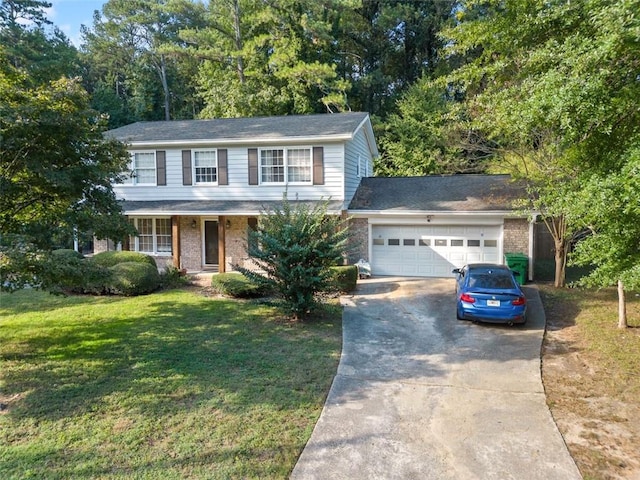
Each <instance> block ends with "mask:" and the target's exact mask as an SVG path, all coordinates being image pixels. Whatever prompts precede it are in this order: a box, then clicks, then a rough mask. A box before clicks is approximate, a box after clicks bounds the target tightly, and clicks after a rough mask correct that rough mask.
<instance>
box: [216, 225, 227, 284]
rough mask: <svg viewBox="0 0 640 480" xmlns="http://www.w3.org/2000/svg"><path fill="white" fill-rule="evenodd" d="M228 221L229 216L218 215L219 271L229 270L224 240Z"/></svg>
mask: <svg viewBox="0 0 640 480" xmlns="http://www.w3.org/2000/svg"><path fill="white" fill-rule="evenodd" d="M226 223H227V217H225V216H220V217H218V273H224V272H226V271H227V258H226V252H225V240H224V234H225V231H226V226H225V224H226Z"/></svg>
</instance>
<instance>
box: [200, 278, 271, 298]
mask: <svg viewBox="0 0 640 480" xmlns="http://www.w3.org/2000/svg"><path fill="white" fill-rule="evenodd" d="M211 286H212V287H213V289H214V290H216V291H217V292H219V293H221V294H223V295H227V296H229V297H233V298H257V297H263V296H265V295H266V294H267V293H268V291H269V289H268V287H267V286H266V285H265V284H264V283H262V282H259V281H258V282H256V281H255V280H254V279H251V278H248V277H245V276H244V275H241V274H239V273H220V274H218V275H214V276H213V277H211Z"/></svg>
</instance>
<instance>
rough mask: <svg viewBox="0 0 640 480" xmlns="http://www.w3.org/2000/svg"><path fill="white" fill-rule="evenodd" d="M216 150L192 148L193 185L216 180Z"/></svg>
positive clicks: (211, 182) (213, 182) (210, 182)
mask: <svg viewBox="0 0 640 480" xmlns="http://www.w3.org/2000/svg"><path fill="white" fill-rule="evenodd" d="M216 153H217V152H216V150H194V152H193V176H194V184H195V185H203V184H215V183H217V182H218V159H217V154H216Z"/></svg>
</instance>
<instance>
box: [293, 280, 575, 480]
mask: <svg viewBox="0 0 640 480" xmlns="http://www.w3.org/2000/svg"><path fill="white" fill-rule="evenodd" d="M526 293H527V297H528V298H529V308H530V317H529V321H528V324H527V325H526V326H525V327H506V326H499V325H485V324H473V323H471V322H465V321H459V320H456V317H455V310H454V283H453V280H450V279H389V278H386V279H371V280H367V281H364V282H360V285H359V288H358V292H357V294H356V295H355V296H353V297H347V298H346V299H345V310H344V316H343V320H344V326H343V328H344V330H343V339H344V344H343V351H342V358H341V361H340V366H339V368H338V373H337V375H336V377H335V379H334V382H333V385H332V387H331V391H330V392H329V396H328V398H327V401H326V404H325V407H324V409H323V412H322V415H321V416H320V419H319V421H318V423H317V425H316V427H315V430H314V431H313V434H312V436H311V439H310V440H309V443H308V444H307V446H306V448H305V449H304V452H303V453H302V455H301V457H300V459H299V461H298V463H297V465H296V467H295V469H294V470H293V473H292V476H291V478H292V479H294V480H299V479H332V480H335V479H349V480H358V479H438V480H443V479H451V480H466V479H468V480H472V479H473V480H478V479H481V480H487V479H500V480H506V479H514V480H515V479H517V480H554V479H558V480H573V479H576V480H577V479H580V478H581V476H580V473H579V472H578V469H577V467H576V465H575V463H574V462H573V459H572V458H571V457H570V455H569V453H568V451H567V448H566V446H565V444H564V441H563V439H562V437H561V435H560V433H559V432H558V430H557V428H556V425H555V423H554V422H553V419H552V417H551V414H550V413H549V410H548V408H547V405H546V403H545V395H544V390H543V387H542V380H541V374H540V347H541V342H542V335H543V332H544V322H545V320H544V311H543V309H542V304H541V302H540V298H539V295H538V292H537V290H536V289H535V288H531V287H528V288H526Z"/></svg>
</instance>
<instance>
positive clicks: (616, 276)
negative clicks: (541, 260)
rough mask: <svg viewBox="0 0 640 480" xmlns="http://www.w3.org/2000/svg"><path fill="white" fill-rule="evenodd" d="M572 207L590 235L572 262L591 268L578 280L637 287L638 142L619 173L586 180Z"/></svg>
mask: <svg viewBox="0 0 640 480" xmlns="http://www.w3.org/2000/svg"><path fill="white" fill-rule="evenodd" d="M574 208H575V214H576V216H577V217H578V218H580V220H581V221H582V222H583V225H585V227H587V226H588V227H589V228H590V230H591V235H589V236H588V237H586V238H585V239H584V240H582V241H580V242H579V243H578V245H577V247H576V249H575V251H574V252H573V255H572V257H571V260H572V263H573V264H575V265H582V266H593V267H594V269H593V270H592V271H591V273H590V274H588V275H587V276H585V277H584V278H583V279H582V280H581V282H580V283H582V284H583V285H586V286H595V287H607V286H611V285H615V284H616V283H617V282H618V280H622V282H623V283H624V286H625V288H628V289H631V290H634V289H638V288H640V240H639V239H640V145H639V146H638V149H636V150H635V152H634V153H633V155H632V156H631V158H630V159H629V161H628V163H627V165H626V166H625V167H624V168H622V170H621V171H620V172H618V173H610V174H607V175H606V176H605V175H598V174H595V175H593V176H591V177H590V178H589V179H588V180H587V181H585V183H584V184H583V185H582V188H581V190H580V191H579V192H578V195H577V196H576V205H575V207H574Z"/></svg>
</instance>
